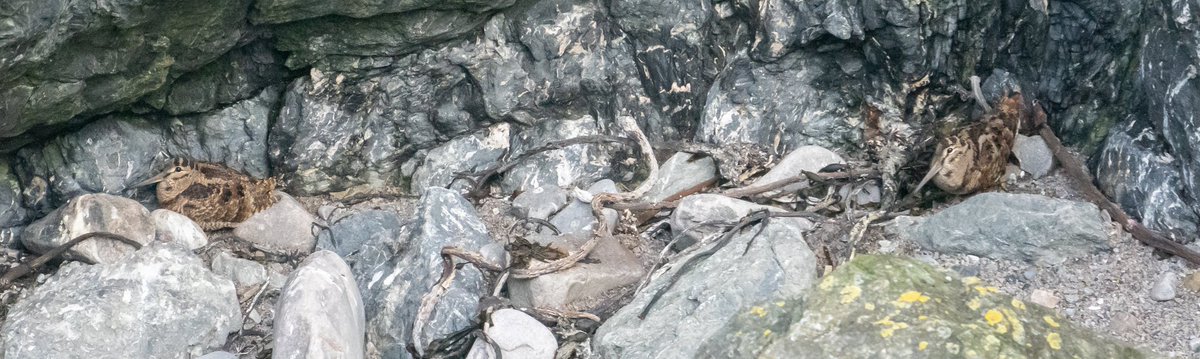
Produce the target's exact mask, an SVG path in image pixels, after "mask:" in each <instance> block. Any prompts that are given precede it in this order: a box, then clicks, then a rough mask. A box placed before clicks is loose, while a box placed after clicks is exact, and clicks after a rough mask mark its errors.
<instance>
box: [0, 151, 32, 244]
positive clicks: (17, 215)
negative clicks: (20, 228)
mask: <svg viewBox="0 0 1200 359" xmlns="http://www.w3.org/2000/svg"><path fill="white" fill-rule="evenodd" d="M28 213H29V211H28V210H26V209H25V207H24V206H23V205H22V204H21V184H20V182H19V181H18V180H17V176H16V175H14V174H13V172H12V166H11V163H10V162H9V161H8V160H7V159H0V228H7V227H13V226H17V225H21V224H24V223H25V222H26V219H27V218H28Z"/></svg>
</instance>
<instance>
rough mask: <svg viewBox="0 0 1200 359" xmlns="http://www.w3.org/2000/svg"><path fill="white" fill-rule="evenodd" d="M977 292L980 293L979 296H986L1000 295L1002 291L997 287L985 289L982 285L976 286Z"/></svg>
mask: <svg viewBox="0 0 1200 359" xmlns="http://www.w3.org/2000/svg"><path fill="white" fill-rule="evenodd" d="M975 291H976V292H979V296H981V297H982V296H986V295H988V294H992V293H999V292H1000V289H999V288H996V287H984V286H982V285H977V286H975Z"/></svg>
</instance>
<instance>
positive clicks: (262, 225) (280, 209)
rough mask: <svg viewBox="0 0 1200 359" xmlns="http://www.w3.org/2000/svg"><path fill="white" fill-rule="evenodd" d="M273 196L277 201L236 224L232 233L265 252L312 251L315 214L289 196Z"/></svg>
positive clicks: (281, 193)
mask: <svg viewBox="0 0 1200 359" xmlns="http://www.w3.org/2000/svg"><path fill="white" fill-rule="evenodd" d="M275 196H276V197H277V198H278V199H279V202H276V203H275V204H274V205H272V206H271V207H267V209H265V210H262V211H260V212H258V213H255V214H254V215H253V216H250V218H247V219H246V220H245V221H244V222H242V223H239V224H238V225H237V227H235V228H234V229H233V234H234V235H235V236H237V237H238V238H241V239H242V240H245V241H246V242H249V243H250V244H252V245H254V248H257V249H260V250H262V251H265V252H268V253H274V254H303V253H309V252H312V250H313V247H314V246H316V243H317V238H316V236H315V235H314V234H313V230H314V228H313V222H316V220H317V219H316V217H314V216H313V215H312V213H308V210H306V209H304V205H302V204H300V202H298V201H296V199H295V198H292V196H291V195H288V194H287V193H284V192H281V191H275Z"/></svg>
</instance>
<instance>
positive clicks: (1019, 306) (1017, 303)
mask: <svg viewBox="0 0 1200 359" xmlns="http://www.w3.org/2000/svg"><path fill="white" fill-rule="evenodd" d="M1012 307H1013V308H1017V309H1020V310H1025V302H1022V301H1021V300H1019V299H1017V298H1013V299H1012Z"/></svg>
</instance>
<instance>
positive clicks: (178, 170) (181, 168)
mask: <svg viewBox="0 0 1200 359" xmlns="http://www.w3.org/2000/svg"><path fill="white" fill-rule="evenodd" d="M175 172H183V167H179V166H175Z"/></svg>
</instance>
